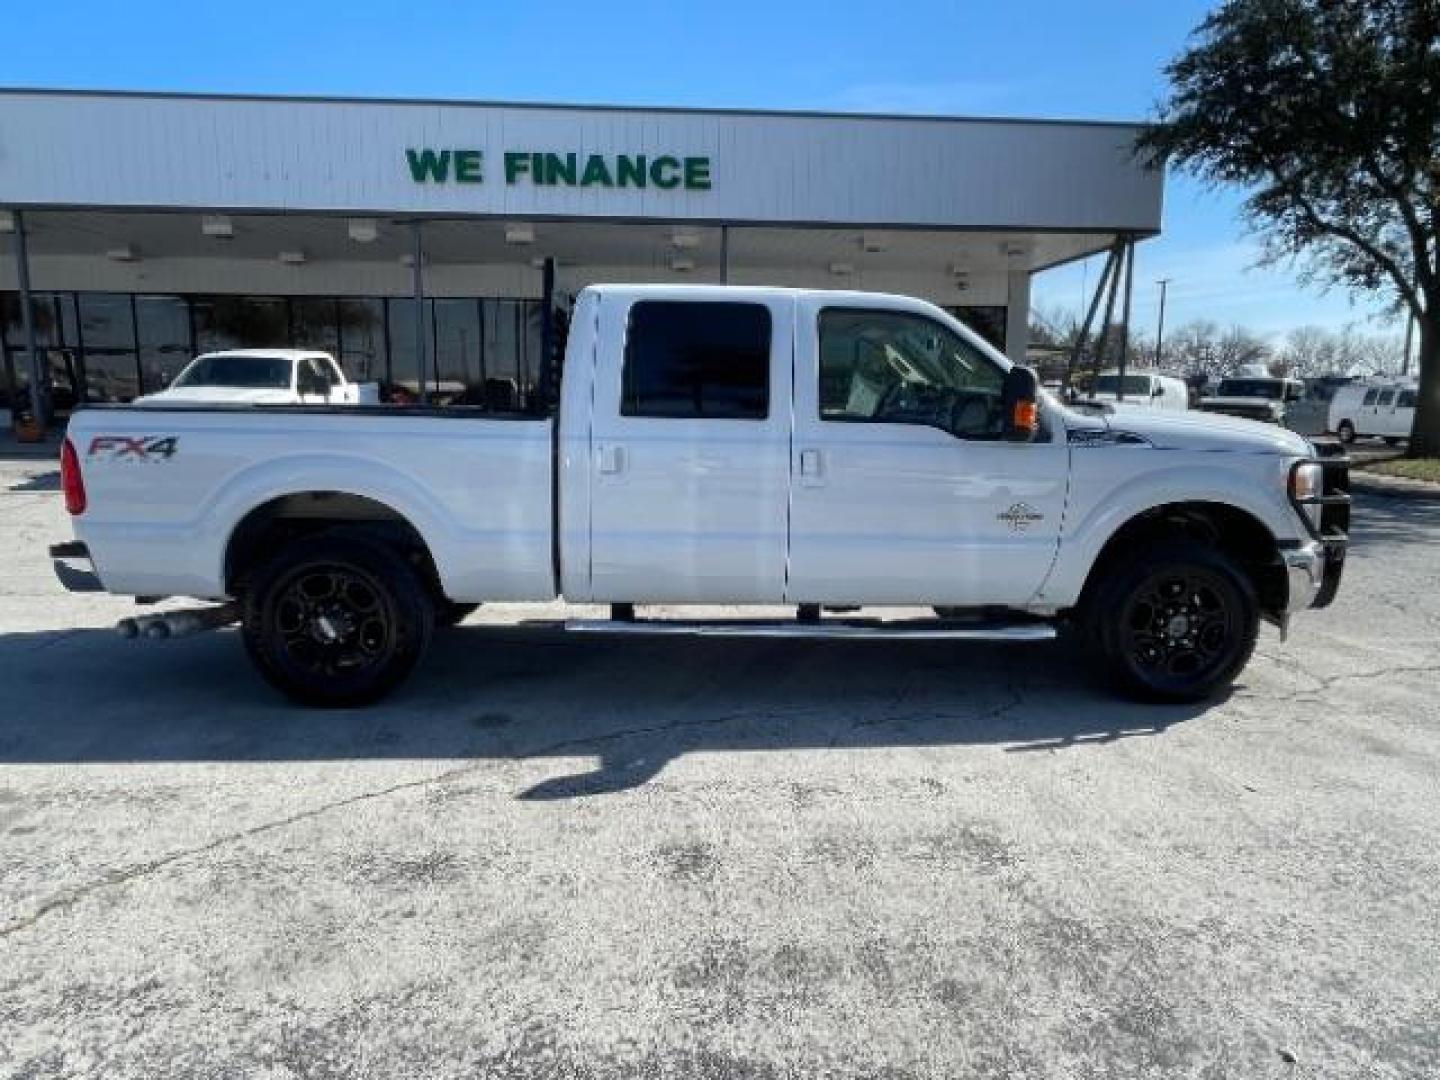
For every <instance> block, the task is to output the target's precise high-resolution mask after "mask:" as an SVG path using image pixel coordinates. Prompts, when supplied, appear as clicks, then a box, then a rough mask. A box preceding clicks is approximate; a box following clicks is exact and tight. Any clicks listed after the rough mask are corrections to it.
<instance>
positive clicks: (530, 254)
mask: <svg viewBox="0 0 1440 1080" xmlns="http://www.w3.org/2000/svg"><path fill="white" fill-rule="evenodd" d="M1135 134H1136V129H1135V127H1134V126H1133V125H1127V124H1115V123H1088V122H1058V121H1036V120H1001V119H961V118H955V119H951V118H931V117H905V116H852V115H831V114H817V113H785V112H749V111H728V110H704V109H657V108H611V107H591V106H583V107H565V106H555V105H530V104H503V103H471V102H462V101H409V100H404V101H401V100H336V99H321V98H275V97H233V96H213V95H176V94H149V93H92V92H70V91H63V92H60V91H53V92H52V91H32V90H10V91H0V303H3V317H4V318H3V321H4V338H3V341H4V370H3V374H0V397H3V399H4V401H0V407H5V406H13V407H14V408H16V409H24V408H25V407H26V406H25V402H26V401H27V400H28V394H29V389H28V387H29V384H30V373H31V371H32V370H36V369H37V368H38V370H39V371H40V373H41V378H42V385H44V386H45V387H46V390H47V393H48V395H49V401H50V403H51V406H52V407H53V409H54V411H56V412H57V413H59V414H61V415H63V413H64V411H65V410H66V409H68V408H69V407H71V406H72V405H73V404H74V403H75V402H77V401H86V400H88V401H125V400H128V399H130V398H132V397H134V396H135V395H136V394H139V393H145V392H149V391H154V390H157V389H159V388H161V387H163V386H164V385H166V384H167V383H168V381H169V380H170V379H171V378H173V377H174V376H175V375H176V374H177V373H178V371H179V369H180V368H181V367H182V366H183V365H184V363H185V362H186V361H188V359H189V358H191V357H192V356H194V355H196V354H197V353H200V352H205V351H208V350H213V349H219V348H229V347H245V346H248V347H258V346H271V347H273V346H284V345H294V346H303V347H314V348H322V349H327V350H330V351H332V352H333V353H334V354H335V355H336V356H337V357H338V358H339V359H340V361H341V363H342V364H343V365H344V367H345V369H346V370H347V372H348V373H349V374H350V376H351V377H352V378H354V379H357V380H363V381H377V382H380V383H382V384H384V385H385V386H386V387H387V389H388V390H389V391H391V392H393V394H394V396H396V397H399V398H404V397H405V396H407V395H421V394H423V395H425V396H426V397H428V398H430V399H432V400H435V401H437V402H445V401H454V402H461V403H466V404H472V405H485V406H490V407H494V408H517V407H518V408H524V407H528V406H531V405H534V404H535V402H536V399H537V397H538V396H539V393H540V389H541V386H542V383H543V382H544V379H545V375H546V371H547V356H550V355H553V354H554V353H555V352H556V351H558V348H559V343H560V342H561V341H563V336H564V327H565V318H566V313H567V312H568V310H569V307H570V305H571V303H572V302H573V298H574V295H575V294H576V293H577V292H578V291H579V290H580V289H581V288H583V287H584V286H585V285H587V284H589V283H592V282H605V281H628V282H635V281H657V282H697V283H700V282H730V283H735V284H767V285H800V286H809V287H819V288H843V289H868V290H879V291H889V292H902V293H907V294H911V295H915V296H921V297H925V298H927V299H929V300H932V301H934V302H935V303H937V304H939V305H940V306H942V307H944V308H946V309H947V310H949V311H951V312H953V313H955V314H956V315H958V316H959V317H960V318H962V319H963V320H965V321H966V322H967V323H968V324H970V325H971V326H973V327H975V328H976V329H977V330H979V331H980V332H981V333H982V334H984V335H985V336H986V337H988V338H989V339H990V340H992V341H993V342H995V344H997V345H998V346H999V347H1001V348H1003V349H1004V350H1006V351H1007V352H1008V353H1009V354H1010V355H1011V356H1012V357H1015V358H1022V357H1023V356H1024V355H1025V349H1026V344H1027V334H1028V321H1029V308H1030V284H1031V278H1032V276H1033V275H1034V274H1036V273H1039V272H1041V271H1043V270H1045V269H1047V268H1051V267H1055V266H1059V265H1061V264H1063V263H1066V262H1069V261H1071V260H1075V259H1079V258H1083V257H1085V256H1087V255H1091V254H1094V253H1097V252H1101V251H1106V250H1110V249H1113V248H1115V246H1116V245H1117V243H1119V244H1126V243H1131V242H1133V241H1135V240H1139V239H1143V238H1145V237H1147V236H1151V235H1154V234H1155V233H1157V232H1158V231H1159V228H1160V208H1161V194H1162V177H1161V175H1160V173H1159V172H1157V171H1154V170H1150V169H1147V168H1144V167H1143V166H1142V165H1141V164H1140V163H1138V162H1137V161H1136V159H1135V157H1134V155H1133V154H1132V152H1131V147H1132V145H1133V141H1134V137H1135ZM23 295H29V297H30V300H31V303H30V305H29V312H30V318H29V319H28V320H27V319H26V318H25V317H24V315H25V305H24V304H23V303H22V302H21V297H22V296H23ZM32 341H33V345H34V354H33V355H34V358H35V360H36V361H38V364H36V365H32V362H31V357H32V353H31V351H30V350H31V344H30V343H31V342H32Z"/></svg>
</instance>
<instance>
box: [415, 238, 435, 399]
mask: <svg viewBox="0 0 1440 1080" xmlns="http://www.w3.org/2000/svg"><path fill="white" fill-rule="evenodd" d="M410 235H411V239H412V241H413V244H414V250H413V258H414V266H413V268H412V269H413V279H414V285H415V370H416V371H417V372H418V373H419V377H420V386H419V390H420V402H421V404H428V403H429V401H430V379H429V376H428V374H427V372H426V364H425V244H424V237H423V236H422V233H421V226H420V221H419V219H416V220H415V221H412V222H410ZM437 359H438V358H437Z"/></svg>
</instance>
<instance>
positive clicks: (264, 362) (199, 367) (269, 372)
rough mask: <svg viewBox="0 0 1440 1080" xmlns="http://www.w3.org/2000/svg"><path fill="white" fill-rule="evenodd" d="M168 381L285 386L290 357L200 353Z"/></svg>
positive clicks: (266, 387)
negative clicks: (192, 361) (201, 354)
mask: <svg viewBox="0 0 1440 1080" xmlns="http://www.w3.org/2000/svg"><path fill="white" fill-rule="evenodd" d="M171 385H172V386H174V387H180V386H233V387H236V388H239V389H245V390H289V389H290V361H289V360H286V359H284V358H283V357H279V356H202V357H200V359H198V360H196V361H195V362H194V363H193V364H191V365H190V366H189V367H188V368H186V369H185V370H184V371H182V372H181V373H180V377H179V378H177V379H176V380H175V382H174V383H172V384H171Z"/></svg>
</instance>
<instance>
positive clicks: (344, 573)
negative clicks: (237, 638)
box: [242, 534, 435, 706]
mask: <svg viewBox="0 0 1440 1080" xmlns="http://www.w3.org/2000/svg"><path fill="white" fill-rule="evenodd" d="M434 625H435V605H434V601H433V599H432V598H431V596H430V593H429V590H428V589H427V588H426V587H425V585H424V583H423V582H422V581H421V580H420V577H419V576H418V575H417V574H416V573H415V571H414V570H413V569H412V568H411V566H410V565H409V563H408V562H406V560H405V559H404V558H403V557H402V556H401V555H400V554H399V553H398V552H396V551H394V550H392V549H390V548H388V547H386V546H384V545H382V544H379V543H376V542H374V541H370V540H368V539H365V538H361V537H353V536H346V535H344V534H339V535H335V536H328V535H325V534H322V535H320V536H317V537H313V538H311V539H308V540H304V541H301V542H299V543H296V544H293V545H291V546H290V547H288V548H287V549H285V550H284V551H282V552H281V553H280V554H279V555H278V556H277V557H276V558H275V559H274V560H273V561H272V562H271V563H270V564H269V565H267V566H266V567H265V568H264V569H262V570H261V571H260V572H259V573H258V574H257V575H256V577H255V580H254V582H253V584H252V586H251V588H250V589H249V590H248V591H247V594H246V602H245V614H244V619H243V623H242V629H243V633H244V637H245V645H246V649H247V651H248V652H249V654H250V658H251V660H252V661H254V663H255V665H256V667H257V668H258V669H259V671H260V674H261V675H263V676H264V677H265V679H266V680H267V681H269V682H270V683H271V684H272V685H274V686H275V687H277V688H278V689H279V690H281V691H282V692H283V693H285V694H286V695H287V696H289V697H291V698H293V699H294V700H296V701H300V702H303V703H305V704H311V705H332V706H345V705H360V704H365V703H367V702H371V701H375V700H378V699H379V698H381V697H383V696H384V695H385V694H387V693H389V691H390V690H392V689H393V688H394V687H395V686H396V685H398V684H399V683H400V682H401V681H403V680H404V678H405V676H406V675H408V674H409V673H410V670H411V669H412V668H413V667H414V666H415V664H416V663H417V662H418V661H419V659H420V657H421V656H422V655H423V653H424V651H425V649H426V647H427V646H428V645H429V642H430V637H431V632H432V630H433V627H434Z"/></svg>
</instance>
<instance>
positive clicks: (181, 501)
mask: <svg viewBox="0 0 1440 1080" xmlns="http://www.w3.org/2000/svg"><path fill="white" fill-rule="evenodd" d="M68 437H69V439H70V441H71V443H72V444H73V446H74V448H75V453H76V455H77V457H78V460H79V464H80V471H81V475H82V477H83V479H84V483H85V488H86V493H87V497H88V503H89V507H88V509H87V511H86V513H85V514H84V515H83V516H81V517H79V518H77V519H76V535H77V537H78V539H80V540H82V541H84V542H86V543H87V544H88V546H89V549H90V551H91V552H92V553H94V556H95V559H96V565H95V569H96V571H97V573H98V574H99V576H100V580H101V581H102V583H103V584H104V585H105V587H106V589H108V590H109V591H111V592H117V593H128V594H134V595H147V594H149V595H186V596H196V597H207V598H208V597H216V598H218V597H222V596H226V595H228V588H227V582H226V580H225V558H226V547H227V544H228V543H229V539H230V537H231V535H232V534H233V533H234V532H235V530H236V528H237V526H238V525H239V524H240V523H241V522H242V521H244V520H245V519H246V518H247V516H248V515H251V514H254V513H257V512H259V513H263V512H264V508H266V507H267V506H273V505H275V504H276V501H277V500H283V499H285V498H286V497H287V496H291V495H294V494H295V493H299V492H333V493H336V494H337V495H342V496H347V497H350V499H351V500H352V501H353V500H368V501H369V502H373V503H377V504H379V505H380V506H381V507H383V508H385V509H386V510H388V511H390V512H392V513H393V514H395V515H399V516H400V517H401V518H403V519H404V520H405V521H407V522H408V523H410V524H411V525H412V526H413V527H414V528H415V529H416V530H418V531H419V532H420V533H422V534H423V535H424V537H425V539H426V541H427V543H428V544H429V547H430V550H431V554H432V556H433V559H434V563H435V569H436V571H437V573H438V575H439V578H440V583H441V586H442V587H443V589H444V592H445V594H446V595H447V596H448V597H450V598H451V599H452V600H457V601H467V600H481V599H486V600H541V599H550V598H551V597H553V596H554V595H555V588H556V582H555V570H554V556H553V536H554V528H553V526H554V499H553V482H554V479H553V468H552V445H553V438H554V430H553V422H552V421H551V420H550V419H548V418H544V417H533V416H523V415H516V414H495V413H486V412H481V411H479V410H465V409H443V410H442V409H432V408H425V407H408V408H399V407H394V406H374V407H366V406H341V407H333V408H331V407H323V406H322V407H316V406H264V407H256V406H244V405H240V406H224V405H215V406H183V407H181V406H174V407H157V406H99V407H91V408H86V409H82V410H80V411H78V412H77V413H76V414H75V415H74V417H73V418H72V420H71V422H70V428H69V434H68ZM354 505H361V506H365V505H369V503H360V502H354ZM302 511H303V508H302Z"/></svg>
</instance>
